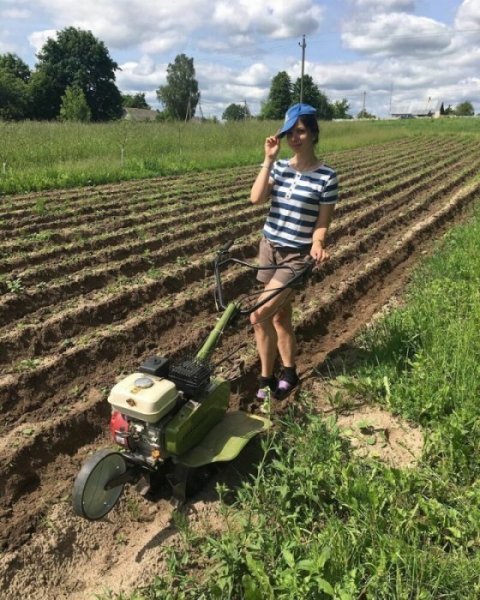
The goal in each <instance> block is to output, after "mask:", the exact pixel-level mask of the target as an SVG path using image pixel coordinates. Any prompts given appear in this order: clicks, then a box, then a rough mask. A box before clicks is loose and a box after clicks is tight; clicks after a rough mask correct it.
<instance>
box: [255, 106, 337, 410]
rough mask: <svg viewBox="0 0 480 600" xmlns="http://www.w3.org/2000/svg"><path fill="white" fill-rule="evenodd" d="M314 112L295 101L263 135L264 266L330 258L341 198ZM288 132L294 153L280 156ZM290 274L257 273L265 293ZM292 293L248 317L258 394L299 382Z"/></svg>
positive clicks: (258, 190) (281, 392) (258, 188)
mask: <svg viewBox="0 0 480 600" xmlns="http://www.w3.org/2000/svg"><path fill="white" fill-rule="evenodd" d="M315 113H316V110H315V108H313V107H312V106H309V105H308V104H295V105H294V106H292V107H290V108H289V109H288V111H287V113H286V115H285V122H284V124H283V126H282V127H281V129H280V130H279V132H278V133H277V135H274V136H269V137H267V139H266V140H265V147H264V148H265V159H264V161H263V164H262V166H261V169H260V172H259V174H258V176H257V178H256V180H255V183H254V184H253V187H252V191H251V195H250V200H251V202H252V203H253V204H258V203H260V202H266V201H267V200H269V199H270V198H271V199H272V203H271V206H270V211H269V214H268V217H267V220H266V223H265V226H264V228H263V238H262V240H261V242H260V252H259V263H260V266H270V265H279V266H280V265H288V266H290V267H292V268H293V269H294V270H300V269H302V268H303V266H304V265H305V259H306V257H307V256H309V255H310V256H311V257H313V259H314V260H315V261H316V263H322V262H324V261H326V260H328V258H329V255H328V252H327V250H326V239H327V231H328V227H329V225H330V221H331V218H332V214H333V210H334V207H335V203H336V201H337V176H336V173H335V171H334V170H333V169H331V168H330V167H327V166H326V165H324V164H323V163H322V161H321V160H320V159H319V158H317V156H316V154H315V144H317V142H318V138H319V128H318V123H317V119H316V116H315ZM284 136H285V137H286V139H287V144H288V145H289V147H290V149H291V151H292V152H293V156H292V158H290V159H289V160H276V159H277V156H278V153H279V150H280V143H281V142H280V140H281V138H283V137H284ZM291 277H292V273H291V271H290V270H289V269H277V270H274V269H272V270H268V271H259V273H258V279H259V281H261V282H262V283H264V284H265V291H264V292H263V295H262V296H261V297H265V296H266V295H268V293H269V290H273V289H275V288H278V287H281V286H282V285H284V284H285V283H286V282H287V281H288V280H289V279H290V278H291ZM293 294H294V292H293V290H291V289H287V290H284V291H282V292H281V293H280V294H278V295H277V296H275V297H274V298H272V300H270V301H269V302H267V303H266V304H265V305H263V306H262V307H260V308H259V309H258V310H257V311H255V312H254V313H253V314H252V315H251V317H250V321H251V323H252V325H253V328H254V331H255V340H256V343H257V349H258V353H259V357H260V363H261V369H262V370H261V376H260V385H259V390H258V393H257V398H258V399H259V400H264V399H265V398H266V397H267V395H268V394H271V395H272V397H274V398H276V399H278V400H281V399H283V398H285V397H286V396H287V395H288V394H289V393H290V392H291V391H292V390H293V389H294V388H295V387H296V385H297V384H298V382H299V378H298V375H297V372H296V368H295V355H296V340H295V333H294V330H293V326H292V299H293ZM277 353H279V354H280V358H281V361H282V365H283V370H282V374H281V376H280V379H277V378H276V377H275V375H274V368H275V361H276V358H277Z"/></svg>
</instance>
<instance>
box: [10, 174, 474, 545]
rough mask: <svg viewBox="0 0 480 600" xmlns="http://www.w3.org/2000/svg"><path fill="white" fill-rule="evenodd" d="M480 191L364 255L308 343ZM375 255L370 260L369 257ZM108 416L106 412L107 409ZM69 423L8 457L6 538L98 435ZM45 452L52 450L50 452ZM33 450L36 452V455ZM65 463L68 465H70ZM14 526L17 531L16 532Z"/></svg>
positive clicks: (312, 324) (41, 507) (41, 508)
mask: <svg viewBox="0 0 480 600" xmlns="http://www.w3.org/2000/svg"><path fill="white" fill-rule="evenodd" d="M479 191H480V183H478V182H477V183H475V184H474V185H470V186H468V187H467V188H466V189H465V190H461V191H460V192H459V193H457V194H456V195H454V196H453V197H452V198H451V199H450V200H449V201H448V202H446V203H444V204H443V205H442V206H441V208H439V209H438V210H436V211H435V212H434V213H433V214H429V215H428V216H427V217H426V218H425V219H423V220H422V221H419V222H418V223H417V224H416V225H415V226H413V227H411V228H407V230H406V231H402V232H400V233H399V234H397V235H396V236H392V237H391V239H390V243H389V248H388V251H386V250H387V249H386V248H381V249H378V254H377V256H376V257H374V258H372V257H370V255H367V256H364V257H361V258H362V261H361V262H360V261H359V268H358V269H356V270H355V272H356V273H357V275H356V276H351V277H349V278H348V280H347V281H343V282H342V281H337V291H336V292H333V293H332V294H330V297H325V295H324V298H322V299H321V301H320V303H319V304H320V306H319V305H318V303H317V305H316V306H315V307H314V308H312V309H311V310H310V311H306V313H305V316H304V318H303V319H302V321H301V322H300V323H299V324H297V326H296V330H297V331H298V333H299V336H300V338H301V339H303V340H304V341H305V343H307V344H308V341H309V340H311V339H312V336H313V335H315V336H317V335H318V329H319V327H320V328H325V326H326V325H327V324H328V322H329V320H331V318H332V315H331V313H332V312H335V310H338V307H339V304H341V305H348V306H352V305H354V303H355V301H356V300H357V299H358V298H359V297H364V296H365V294H366V293H367V292H368V289H371V288H372V286H373V285H374V284H375V282H376V281H378V280H379V279H381V278H382V277H384V275H385V274H386V273H390V272H391V271H392V270H393V269H394V268H395V267H396V266H397V265H398V264H400V263H401V262H402V261H404V260H405V259H406V258H407V257H408V256H409V255H410V254H411V253H412V252H413V250H414V248H415V245H417V244H419V243H421V242H422V240H425V239H429V238H430V234H431V232H432V231H433V230H434V229H435V228H436V227H438V226H440V224H441V223H442V222H444V221H445V220H447V219H449V218H450V217H451V216H452V213H453V212H454V211H458V210H460V209H461V207H462V206H464V205H465V204H467V203H468V202H470V201H471V200H472V199H473V198H475V197H478V194H479ZM369 258H370V260H368V259H369ZM361 266H363V268H361ZM324 283H325V282H323V284H322V287H323V288H324V287H325V286H324ZM316 285H317V284H314V287H313V290H311V291H310V290H307V292H306V293H305V296H306V298H309V297H312V298H313V297H318V295H319V294H318V293H315V291H314V290H315V286H316ZM255 363H256V361H255V360H252V361H251V365H249V366H248V368H247V369H245V368H244V371H243V374H242V380H243V383H242V386H241V387H240V388H239V389H240V391H242V390H245V388H246V387H248V385H247V381H248V380H253V376H254V370H255V366H254V365H255ZM235 391H239V390H235ZM102 403H103V401H102V400H100V399H98V402H95V401H93V402H92V405H91V406H89V409H88V410H89V411H91V412H89V413H88V414H90V416H91V418H92V421H93V422H92V423H89V427H83V430H87V429H88V430H90V431H91V430H92V429H93V430H94V431H98V429H97V428H98V426H99V421H98V420H99V418H101V417H102V414H101V411H102V409H101V404H102ZM97 411H98V412H97ZM103 416H104V417H105V418H106V415H103ZM77 417H78V415H77ZM77 420H79V421H80V422H81V423H82V425H85V420H86V419H85V417H83V420H82V419H80V418H79V417H78V418H77ZM67 421H69V420H68V419H65V422H67ZM67 429H68V426H60V425H59V423H58V422H57V423H56V431H57V432H58V435H57V436H56V437H55V438H54V439H53V441H52V439H51V437H50V436H48V437H49V439H48V443H47V440H46V438H45V436H44V437H42V434H41V433H39V434H38V435H36V436H35V439H34V440H32V446H35V450H33V449H32V447H31V446H30V447H28V448H26V447H23V448H22V449H21V450H19V451H17V452H16V453H15V456H10V459H9V461H8V465H7V467H6V468H5V461H2V465H4V466H3V467H2V469H1V470H2V471H3V472H2V476H3V477H2V481H4V482H8V483H7V487H6V488H4V489H3V490H1V491H2V492H3V493H2V497H3V498H5V499H7V498H8V500H9V502H8V501H7V503H6V506H5V508H4V511H5V513H4V514H5V515H7V516H9V517H10V519H11V520H10V523H11V522H12V520H14V521H15V522H16V526H15V529H13V527H11V526H9V527H8V533H7V534H10V537H9V539H8V540H7V539H6V538H5V537H4V538H3V542H4V543H5V544H6V543H7V541H9V542H10V543H12V542H13V541H14V540H15V542H16V544H18V543H20V542H21V541H25V539H26V538H27V537H28V536H29V535H30V534H31V533H32V530H33V529H34V528H35V525H36V524H37V523H38V522H39V519H40V518H41V515H42V514H43V513H44V512H45V510H46V508H47V507H46V505H45V501H43V502H41V503H39V502H38V499H39V498H40V496H41V493H42V492H43V491H44V490H43V489H42V486H41V482H42V481H45V480H48V479H49V475H48V471H49V470H50V472H52V471H53V472H54V473H56V472H57V471H58V465H57V464H56V462H55V461H53V462H52V461H51V458H52V457H53V458H54V457H57V456H59V455H60V454H62V455H63V457H64V458H65V457H66V456H71V455H72V454H73V453H75V451H76V450H78V448H80V447H81V445H82V443H88V441H91V440H92V437H90V436H89V435H87V431H84V435H85V438H87V440H88V441H84V440H82V439H80V440H79V439H78V435H76V434H75V432H76V431H77V432H78V430H77V429H76V428H75V426H74V427H72V431H67ZM81 429H82V427H81ZM93 435H95V434H93ZM55 440H56V441H55ZM66 440H68V441H66ZM37 444H38V446H37ZM47 445H48V448H47ZM52 446H53V449H52ZM49 452H50V453H51V454H50V456H48V453H49ZM45 453H46V454H47V456H45ZM32 456H33V457H34V459H33V461H32ZM68 461H69V463H70V467H69V469H67V472H64V475H67V473H68V474H70V475H69V476H70V477H71V476H72V475H73V473H74V470H75V468H77V464H76V463H75V461H74V460H72V459H68ZM32 462H33V466H32ZM44 465H47V467H46V470H47V472H45V473H42V472H41V471H42V469H43V468H44ZM63 468H65V465H64V466H63ZM12 470H15V471H14V472H15V473H22V474H23V478H22V477H21V478H20V480H19V478H18V477H17V478H16V479H15V477H13V476H12ZM50 477H51V476H50ZM68 486H69V480H67V481H65V480H64V481H63V482H61V483H59V485H58V487H57V489H56V494H57V498H59V497H61V495H62V494H63V493H64V492H66V490H67V489H68ZM28 490H31V491H32V494H31V495H30V498H29V501H30V503H31V504H36V506H37V512H34V513H33V514H32V513H31V512H29V511H28V510H22V508H23V509H24V508H25V504H24V503H25V500H26V499H25V495H26V492H27V491H28ZM35 498H36V499H37V501H36V502H34V500H35ZM13 499H15V500H16V502H15V504H13ZM32 501H33V502H32ZM13 516H15V519H12V517H13ZM4 531H5V530H4ZM14 532H15V536H14V535H13V533H14ZM14 545H15V544H14Z"/></svg>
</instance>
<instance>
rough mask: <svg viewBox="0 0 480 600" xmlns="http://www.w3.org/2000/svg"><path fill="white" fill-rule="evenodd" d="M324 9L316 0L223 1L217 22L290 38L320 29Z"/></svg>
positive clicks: (243, 30)
mask: <svg viewBox="0 0 480 600" xmlns="http://www.w3.org/2000/svg"><path fill="white" fill-rule="evenodd" d="M323 13H324V9H323V8H322V7H321V6H319V5H318V4H316V3H315V2H313V1H312V0H266V1H264V2H259V1H258V0H237V2H231V1H230V2H228V1H227V0H221V1H220V2H216V3H215V8H214V11H213V17H212V20H213V23H214V24H215V25H217V26H219V27H221V28H223V29H226V30H227V31H230V32H236V33H246V32H253V31H256V32H257V33H259V34H264V35H267V36H268V37H272V38H286V37H290V36H297V35H301V34H303V33H305V34H310V33H313V32H314V31H316V30H317V29H318V27H319V25H320V22H321V21H322V18H323Z"/></svg>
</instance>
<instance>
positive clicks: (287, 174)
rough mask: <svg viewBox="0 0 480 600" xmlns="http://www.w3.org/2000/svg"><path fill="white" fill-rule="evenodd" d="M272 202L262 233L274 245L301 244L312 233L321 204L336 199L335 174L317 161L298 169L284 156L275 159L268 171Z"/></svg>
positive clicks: (293, 245) (309, 239) (302, 245)
mask: <svg viewBox="0 0 480 600" xmlns="http://www.w3.org/2000/svg"><path fill="white" fill-rule="evenodd" d="M270 181H271V182H273V189H272V204H271V207H270V212H269V213H268V217H267V221H266V223H265V226H264V228H263V234H264V236H265V237H266V238H267V239H269V240H270V241H271V242H273V243H274V244H275V245H277V246H288V247H291V248H305V247H307V246H310V244H311V243H312V234H313V230H314V227H315V223H316V222H317V218H318V213H319V210H320V205H321V204H335V203H336V202H337V195H338V189H337V187H338V186H337V175H336V173H335V171H334V170H333V169H331V168H330V167H328V166H326V165H321V166H320V167H318V168H317V169H315V170H314V171H305V172H300V171H296V170H295V169H294V168H293V167H291V166H290V163H289V161H288V160H278V161H276V162H275V164H274V166H273V169H272V171H271V173H270Z"/></svg>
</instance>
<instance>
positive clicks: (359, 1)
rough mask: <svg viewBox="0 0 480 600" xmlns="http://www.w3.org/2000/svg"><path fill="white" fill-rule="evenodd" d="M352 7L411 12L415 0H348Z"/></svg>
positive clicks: (378, 11) (383, 11) (379, 11)
mask: <svg viewBox="0 0 480 600" xmlns="http://www.w3.org/2000/svg"><path fill="white" fill-rule="evenodd" d="M350 3H351V4H353V5H354V7H356V8H358V9H360V10H369V11H372V12H376V13H388V12H400V11H405V12H411V11H413V10H414V8H415V0H350Z"/></svg>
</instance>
